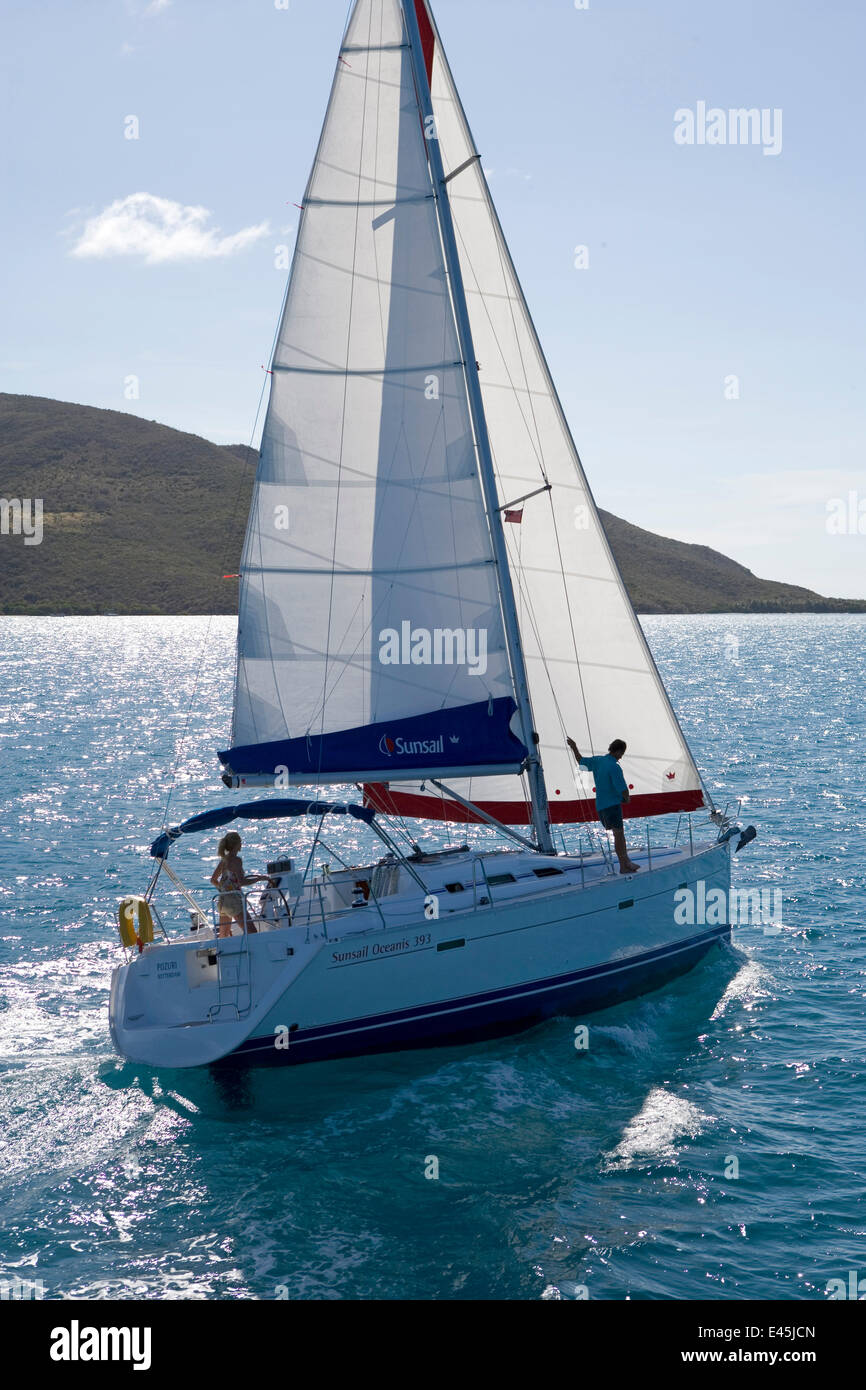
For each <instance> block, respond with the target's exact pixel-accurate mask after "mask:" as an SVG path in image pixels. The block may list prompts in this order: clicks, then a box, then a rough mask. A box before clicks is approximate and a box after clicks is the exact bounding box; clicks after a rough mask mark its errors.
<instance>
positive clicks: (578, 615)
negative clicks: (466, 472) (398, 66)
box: [372, 0, 703, 822]
mask: <svg viewBox="0 0 866 1390" xmlns="http://www.w3.org/2000/svg"><path fill="white" fill-rule="evenodd" d="M416 9H417V12H418V16H419V22H420V23H421V25H422V37H423V38H424V48H425V56H426V58H427V68H428V74H429V75H430V78H431V89H432V96H433V109H434V111H435V113H436V121H437V128H438V135H439V139H440V142H441V150H442V156H443V162H444V165H445V171H446V175H449V176H451V175H453V177H449V182H448V196H449V198H450V203H451V209H452V215H453V219H454V224H455V230H456V235H457V241H458V251H459V257H460V265H461V269H462V274H463V280H464V284H465V289H466V295H467V300H468V305H469V314H470V320H471V326H472V333H473V338H474V345H475V354H476V357H477V359H478V361H479V363H480V365H481V374H480V380H481V386H482V394H483V399H484V408H485V415H486V420H487V427H488V431H489V435H490V442H491V448H492V453H493V459H494V464H495V468H496V474H497V486H498V489H499V497H500V501H501V503H502V504H503V506H504V505H505V504H507V503H509V502H511V501H513V500H516V499H519V498H522V497H525V496H526V494H528V493H532V492H534V491H536V490H537V489H539V488H543V487H545V486H546V485H548V484H549V487H550V490H549V491H543V492H541V493H540V494H539V495H538V496H535V497H533V498H531V499H530V500H528V501H527V502H526V503H525V505H524V506H523V508H522V522H521V524H519V525H517V524H511V523H506V525H505V532H506V536H507V540H508V548H509V558H510V563H511V570H512V576H513V581H514V587H515V591H516V596H517V602H518V608H519V621H520V632H521V641H522V647H523V652H524V656H525V660H526V665H527V672H528V677H529V686H530V695H531V700H532V706H533V714H534V720H535V728H536V729H537V731H538V733H539V735H540V749H541V757H542V762H543V764H544V769H545V780H546V784H547V789H548V796H549V800H550V810H551V817H552V819H553V820H555V821H560V822H565V821H576V820H580V819H586V818H589V817H590V816H591V815H592V814H593V809H592V807H593V798H592V792H593V783H592V777H591V775H590V774H589V773H587V772H585V771H582V770H579V769H578V768H577V767H576V765H575V762H574V759H573V758H572V755H571V753H570V752H569V750H568V748H567V745H566V736H567V735H571V736H572V737H573V738H574V739H575V740H576V742H577V744H578V746H579V748H580V750H581V752H582V753H587V754H598V753H602V752H606V751H607V747H608V744H609V743H610V742H611V741H612V740H613V739H614V738H623V739H625V740H626V742H627V743H628V752H627V754H626V758H625V760H624V762H623V769H624V771H625V773H626V775H627V780H628V782H629V785H630V786H631V787H632V789H633V790H632V797H633V798H634V800H633V807H632V809H633V811H634V813H635V814H661V813H663V812H666V811H669V810H679V809H695V808H697V807H698V806H700V805H702V804H703V796H702V791H701V781H700V776H699V774H698V771H697V768H696V766H695V763H694V760H693V758H692V755H691V753H690V751H689V748H688V746H687V744H686V741H685V738H684V736H683V734H682V731H681V729H680V727H679V724H678V722H677V719H676V716H675V714H674V712H673V709H672V707H671V704H670V701H669V699H668V696H667V693H666V691H665V688H664V685H663V684H662V681H661V679H660V677H659V674H658V672H657V670H656V667H655V664H654V662H653V659H652V656H651V654H650V652H649V648H648V646H647V643H646V640H645V638H644V635H643V632H642V630H641V627H640V624H639V622H638V620H637V618H636V616H635V613H634V610H633V608H632V605H631V601H630V599H629V597H628V594H627V592H626V590H625V587H624V584H623V581H622V578H621V576H620V574H619V572H618V569H617V566H616V564H615V561H614V559H613V557H612V554H611V551H610V547H609V545H608V543H607V540H606V537H605V534H604V531H603V528H602V525H601V522H600V520H599V516H598V512H597V510H596V507H595V504H594V502H593V499H592V496H591V493H590V490H589V486H588V484H587V481H586V477H585V475H584V472H583V468H582V466H581V463H580V459H579V457H578V455H577V451H576V449H575V446H574V443H573V440H572V437H571V434H570V431H569V428H568V425H567V422H566V420H565V417H564V415H563V412H562V409H561V407H560V404H559V400H558V397H557V394H556V390H555V387H554V385H553V382H552V380H551V377H550V373H549V370H548V367H547V364H546V362H545V358H544V355H543V352H542V350H541V347H540V344H539V342H538V339H537V336H536V333H535V330H534V327H533V324H532V321H531V318H530V315H529V311H528V309H527V306H526V303H525V300H524V297H523V293H522V291H521V288H520V284H519V281H518V279H517V275H516V272H515V270H514V267H513V264H512V261H511V258H510V255H509V252H508V248H507V246H506V243H505V239H504V237H503V235H502V231H501V228H500V225H499V221H498V218H497V215H496V212H495V209H494V206H493V202H492V199H491V197H490V192H489V189H488V185H487V180H486V178H485V175H484V171H483V169H482V166H481V162H480V160H479V158H478V155H477V151H476V149H475V145H474V143H473V140H472V136H471V133H470V131H469V127H468V124H467V122H466V119H465V116H464V113H463V109H462V106H461V103H460V100H459V97H458V94H457V91H456V88H455V86H454V82H453V78H452V76H451V72H450V69H449V66H448V63H447V60H446V57H445V54H444V51H443V48H442V44H441V42H440V40H439V36H438V33H437V32H436V30H435V27H434V26H433V23H432V20H431V17H430V15H429V9H428V7H427V6H426V4H425V3H424V0H418V3H417V6H416ZM457 171H460V172H457ZM518 510H520V509H519V508H518ZM452 785H453V786H454V789H455V790H456V791H458V792H459V793H460V794H461V795H463V796H464V797H467V798H468V799H470V800H472V801H474V802H476V803H478V804H479V805H482V806H484V807H486V808H487V809H488V810H489V811H491V812H492V813H493V814H494V815H496V816H497V817H498V818H499V819H500V820H504V821H511V822H517V821H522V822H526V821H528V819H529V817H528V812H527V805H526V801H527V793H526V788H525V786H524V785H523V784H522V783H521V781H520V780H519V779H517V778H514V777H507V778H501V777H497V778H487V777H482V778H479V779H473V780H471V781H469V780H461V781H460V782H454V783H453V784H452ZM376 796H377V794H376V793H375V792H374V793H373V795H372V799H373V801H374V802H375V801H376ZM379 804H382V805H389V806H391V807H392V808H393V809H394V810H399V811H401V812H403V813H404V814H416V815H426V816H441V817H445V818H448V819H458V820H459V819H462V818H463V815H462V813H461V811H460V808H459V807H458V806H456V805H455V803H453V802H449V801H447V799H445V798H443V797H442V796H441V795H440V794H439V793H438V792H437V791H435V789H433V788H429V787H428V788H427V789H426V790H425V791H423V792H422V790H421V788H420V787H416V786H412V787H406V788H404V789H403V790H402V791H401V793H398V794H397V795H396V796H395V797H394V798H390V799H388V800H383V799H382V797H381V794H379Z"/></svg>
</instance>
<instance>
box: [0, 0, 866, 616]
mask: <svg viewBox="0 0 866 1390" xmlns="http://www.w3.org/2000/svg"><path fill="white" fill-rule="evenodd" d="M434 11H435V14H436V18H437V22H438V25H439V29H440V32H441V35H442V39H443V42H444V45H445V48H446V50H447V52H448V56H449V60H450V63H451V66H452V69H453V71H454V75H455V78H456V81H457V84H458V87H459V89H460V91H461V95H462V98H463V102H464V106H465V107H466V110H467V114H468V116H469V120H470V122H471V124H472V127H473V132H474V135H475V139H476V144H477V145H478V148H479V150H480V151H481V153H482V157H483V161H484V166H485V168H486V169H487V170H488V175H489V180H490V186H491V190H492V193H493V196H494V199H495V201H496V204H497V207H498V209H499V213H500V217H501V220H502V223H503V226H504V230H505V234H506V236H507V238H508V241H509V244H510V247H511V251H512V255H513V257H514V260H515V263H516V265H517V269H518V272H519V274H520V276H521V280H522V282H523V287H524V290H525V292H526V296H527V299H528V302H529V306H530V309H531V311H532V314H533V317H534V319H535V323H536V327H537V328H538V330H539V334H540V337H541V340H542V343H543V346H544V348H545V352H546V354H547V357H548V360H549V362H550V365H551V369H552V371H553V375H554V378H555V380H556V382H557V385H558V387H559V390H560V394H561V396H562V400H563V405H564V407H565V410H566V414H567V415H568V418H569V421H570V424H571V428H572V432H573V434H574V437H575V440H576V443H577V446H578V449H579V451H580V454H581V457H582V460H583V463H584V466H585V468H586V471H587V474H588V476H589V480H590V484H591V486H592V487H593V490H594V493H595V496H596V500H597V501H598V503H599V505H600V506H602V507H606V508H608V509H609V510H611V511H613V512H615V513H617V514H618V515H620V516H622V517H625V518H626V519H627V520H629V521H631V522H634V523H635V524H637V525H639V526H643V527H645V528H647V529H648V530H651V531H657V532H660V533H662V534H664V535H668V536H674V537H677V538H679V539H681V540H687V541H695V542H699V543H701V544H705V545H710V546H713V547H714V548H715V549H718V550H721V551H723V552H724V553H726V554H728V555H730V556H732V557H733V558H734V559H736V560H738V561H740V562H741V563H742V564H745V565H747V566H748V567H749V568H750V569H752V570H753V571H754V572H755V573H756V574H758V575H760V576H761V577H763V578H768V579H778V580H785V581H787V582H791V583H797V584H803V585H806V586H807V587H809V588H814V589H817V590H819V591H820V592H822V593H825V594H830V595H836V596H841V597H866V448H864V446H866V418H864V415H866V412H864V391H863V385H864V379H866V370H864V356H866V354H864V279H866V273H864V258H866V244H864V203H866V194H864V180H863V168H864V153H863V132H864V130H866V109H864V108H866V86H864V83H863V80H862V61H863V54H864V52H866V5H863V4H862V3H860V0H857V2H856V3H855V2H854V0H850V3H844V2H843V0H824V3H822V4H820V5H819V4H814V3H806V0H760V3H755V0H724V3H721V0H700V2H699V3H696V0H657V3H651V2H650V0H642V3H632V4H626V3H621V0H579V3H578V4H575V3H574V0H532V2H531V3H530V2H529V0H522V3H517V0H434ZM347 13H348V9H347V4H346V3H345V0H276V2H275V0H75V2H74V3H69V0H42V3H40V4H39V5H34V4H33V3H32V0H2V6H0V31H2V32H0V180H2V190H3V203H2V206H3V216H2V219H0V251H2V255H0V277H2V280H0V288H2V301H0V302H2V315H0V390H3V391H11V392H21V393H26V394H30V395H40V396H50V397H55V398H57V399H60V400H67V401H75V402H80V403H83V404H88V405H95V406H102V407H106V408H110V409H115V410H126V411H129V412H131V413H134V414H137V415H141V416H143V417H145V418H147V419H155V420H159V421H161V422H163V423H165V424H169V425H172V426H175V427H176V428H178V429H183V430H189V431H191V432H193V433H196V434H201V435H203V436H205V437H206V438H208V439H213V440H215V441H216V442H218V443H239V442H243V443H249V442H251V440H253V439H254V438H255V430H256V423H255V422H256V416H257V410H258V406H259V399H260V395H261V392H262V387H263V385H264V384H265V382H266V378H265V376H264V373H263V365H266V364H267V361H268V357H269V353H270V349H271V343H272V341H273V336H274V331H275V328H276V324H277V318H278V315H279V311H280V305H281V301H282V296H283V292H284V288H285V280H286V269H285V262H286V256H287V254H288V253H290V251H291V248H292V246H293V244H294V233H295V229H296V226H297V217H298V215H299V214H298V210H297V207H296V206H295V204H296V203H299V202H300V201H301V199H302V197H303V192H304V188H305V185H306V181H307V176H308V173H309V168H310V164H311V162H312V158H313V154H314V151H315V146H316V142H317V139H318V133H319V129H320V127H321V122H322V119H323V116H324V111H325V106H326V102H327V98H328V93H329V89H330V83H331V78H332V74H333V69H334V64H335V62H336V56H337V52H338V49H339V44H340V39H341V36H342V32H343V27H344V24H345V21H346V17H347ZM701 104H703V106H702V105H701ZM739 108H748V109H752V108H754V109H756V110H758V111H759V112H761V113H766V115H765V116H764V117H763V120H764V122H765V124H764V126H763V129H762V130H761V131H759V132H757V135H758V141H757V143H745V142H743V141H742V140H738V139H736V138H734V139H731V138H730V136H731V135H732V134H733V136H734V137H736V136H737V134H738V132H737V128H736V125H735V123H733V122H732V121H731V120H730V118H729V117H728V113H729V112H730V111H731V110H734V109H739ZM702 111H703V112H705V113H706V114H705V115H703V116H702ZM714 113H719V114H714ZM701 137H703V139H702V138H701ZM579 248H585V249H584V250H580V249H579ZM256 442H257V439H256ZM0 483H2V480H0ZM0 491H2V486H0Z"/></svg>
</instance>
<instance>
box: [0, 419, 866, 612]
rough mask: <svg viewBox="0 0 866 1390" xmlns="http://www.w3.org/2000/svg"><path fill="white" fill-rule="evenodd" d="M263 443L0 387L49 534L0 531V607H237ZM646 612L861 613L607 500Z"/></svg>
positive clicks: (12, 465) (607, 520)
mask: <svg viewBox="0 0 866 1390" xmlns="http://www.w3.org/2000/svg"><path fill="white" fill-rule="evenodd" d="M255 457H256V456H255V452H254V451H253V450H251V449H249V448H248V447H247V446H245V445H237V446H231V447H226V446H218V445H216V444H211V443H209V442H208V441H207V440H205V439H200V438H199V437H198V436H197V435H194V434H183V433H181V432H180V431H179V430H174V429H170V428H169V427H168V426H167V425H159V424H157V423H156V422H155V421H150V420H142V419H141V418H140V417H138V416H136V415H127V414H124V413H123V412H121V411H116V410H97V409H95V408H94V407H91V406H81V405H72V404H68V403H66V402H64V401H54V400H47V399H44V398H42V397H39V396H14V395H6V394H2V393H0V496H2V497H5V498H13V497H19V498H26V497H29V498H36V497H41V498H42V499H43V506H44V538H43V541H42V544H41V545H38V546H36V545H34V546H26V545H25V544H24V542H23V539H22V538H21V537H20V536H8V535H7V536H0V557H2V564H0V613H57V614H64V613H67V614H69V613H211V612H220V613H231V612H234V611H235V609H236V597H237V585H236V584H235V583H234V582H233V581H232V580H225V579H223V578H222V576H223V575H224V574H226V573H232V572H235V571H236V570H237V567H238V563H239V558H240V550H241V544H242V540H243V532H244V527H245V525H246V518H247V511H248V508H249V500H250V492H251V488H252V483H253V477H254V473H255ZM602 518H603V521H604V525H605V528H606V529H607V533H608V535H609V537H610V542H611V545H612V547H613V550H614V553H615V555H616V556H617V559H618V561H619V564H620V566H621V568H622V571H623V575H624V577H625V580H626V583H627V585H628V587H629V591H630V593H631V596H632V599H633V601H634V604H635V607H636V608H637V609H638V611H639V612H643V613H711V612H736V611H739V612H753V613H761V612H780V613H781V612H785V613H787V612H812V613H827V612H864V611H866V601H864V602H854V601H849V600H843V599H826V598H822V597H821V596H820V595H819V594H814V593H812V592H811V591H809V590H808V589H800V588H795V587H793V586H791V585H786V584H776V583H773V582H771V581H769V580H763V579H756V578H755V576H754V575H753V574H752V573H751V572H750V571H749V570H747V569H745V568H744V567H743V566H742V565H738V564H736V563H735V562H734V561H733V560H729V559H727V558H726V556H724V555H720V554H718V553H717V552H716V551H714V550H710V549H708V548H707V547H706V546H696V545H687V544H685V543H683V542H681V541H674V540H667V539H665V538H664V537H662V536H657V535H654V534H653V533H652V532H650V531H644V530H641V529H640V528H639V527H637V526H633V525H631V524H630V523H629V522H627V521H622V520H620V519H619V518H618V517H615V516H612V515H611V514H610V513H608V512H603V513H602Z"/></svg>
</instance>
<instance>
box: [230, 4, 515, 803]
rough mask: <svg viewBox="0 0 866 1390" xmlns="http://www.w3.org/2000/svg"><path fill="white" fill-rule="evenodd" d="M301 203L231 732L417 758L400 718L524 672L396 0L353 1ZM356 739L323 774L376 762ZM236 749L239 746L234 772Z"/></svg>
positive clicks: (245, 571) (511, 758)
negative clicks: (509, 626) (505, 605)
mask: <svg viewBox="0 0 866 1390" xmlns="http://www.w3.org/2000/svg"><path fill="white" fill-rule="evenodd" d="M303 206H304V211H303V214H302V218H301V224H300V231H299V235H298V241H297V247H296V251H295V257H294V262H293V267H292V273H291V278H290V284H289V290H288V294H287V298H286V304H285V310H284V314H283V320H282V324H281V327H280V332H279V337H278V343H277V347H276V351H275V355H274V359H273V363H272V367H273V379H272V386H271V396H270V404H269V409H268V414H267V419H266V424H265V429H264V434H263V440H262V448H261V458H260V463H259V468H258V474H257V479H256V485H255V494H254V499H253V504H252V509H251V514H250V520H249V525H248V530H247V538H246V544H245V548H244V554H243V560H242V577H241V597H240V615H239V631H238V672H237V685H236V696H235V710H234V722H233V744H234V745H242V746H245V747H246V749H247V750H248V749H249V746H251V745H255V746H261V745H267V748H266V750H265V752H263V755H262V759H261V761H262V766H261V768H256V767H255V762H256V759H255V756H254V755H253V754H248V755H247V756H246V761H245V766H244V770H245V771H250V770H251V769H252V770H256V771H259V772H268V771H270V770H271V768H270V766H269V765H268V762H267V759H268V757H269V756H270V754H271V752H272V751H273V745H276V744H278V743H280V741H285V740H298V739H304V740H307V741H308V742H309V741H310V740H311V739H313V738H320V737H327V736H332V735H339V734H340V733H342V732H344V731H347V730H355V731H358V730H362V729H365V728H370V727H378V728H379V729H380V732H382V749H383V750H384V751H383V756H384V757H385V758H386V761H387V762H388V765H389V768H393V771H392V773H391V775H393V776H394V777H400V776H401V775H403V774H402V769H401V767H399V766H397V763H398V757H397V756H395V755H394V749H392V748H391V744H392V743H394V742H395V741H396V740H397V739H398V735H399V733H400V727H399V725H400V721H406V720H412V719H418V718H420V717H421V716H426V715H427V714H428V713H430V712H434V711H454V710H459V709H461V708H464V707H470V706H471V707H479V706H480V704H481V702H483V708H484V710H485V711H486V710H488V709H489V711H490V712H491V713H492V711H493V709H494V702H495V701H499V702H500V706H501V709H500V710H499V712H500V714H501V716H502V717H503V718H505V721H506V725H507V720H508V719H510V717H511V713H512V697H513V687H512V682H511V677H510V671H509V663H508V658H507V652H506V644H505V638H504V633H503V625H502V618H501V613H500V607H499V598H498V592H499V591H498V581H497V571H496V566H495V563H494V557H493V550H492V546H491V540H490V533H489V526H488V522H487V517H486V512H485V509H484V503H483V498H482V492H481V487H480V483H479V479H478V468H477V460H476V456H475V445H474V439H473V434H472V429H471V423H470V415H469V410H468V406H467V395H466V384H465V379H464V374H463V367H462V364H461V362H460V361H459V357H460V353H459V348H458V340H457V333H456V329H455V324H454V315H453V310H452V305H451V300H450V295H449V291H448V285H447V279H446V274H445V266H444V260H443V252H442V245H441V241H440V234H439V226H438V220H437V214H436V206H435V199H434V196H433V187H432V183H431V177H430V172H429V168H428V163H427V157H426V150H425V139H424V131H423V127H422V124H421V120H420V115H419V106H418V101H417V95H416V90H415V83H414V78H413V71H412V61H411V53H410V50H409V47H408V43H407V38H406V33H405V28H404V23H403V14H402V9H401V6H400V4H399V3H398V0H358V3H357V4H356V6H355V9H354V11H353V14H352V18H351V20H350V23H349V27H348V29H347V32H346V36H345V39H344V43H343V47H342V51H341V55H340V60H339V62H338V66H337V72H336V75H335V79H334V85H333V90H332V94H331V99H330V104H329V107H328V112H327V116H326V119H325V124H324V129H323V131H322V136H321V140H320V144H319V149H318V153H317V156H316V160H315V164H314V167H313V171H312V174H311V176H310V181H309V185H308V188H307V192H306V196H305V198H304V205H303ZM497 708H498V709H499V706H497ZM506 716H507V717H506ZM389 721H390V722H389ZM422 723H423V721H422ZM392 724H393V728H392V727H391V725H392ZM437 727H439V726H437ZM454 727H455V728H456V727H457V726H456V725H455V726H454ZM441 729H442V732H441V738H444V739H445V745H446V746H445V747H444V748H441V747H437V749H436V750H434V749H432V748H431V756H430V759H429V762H428V763H424V762H423V760H422V761H421V762H420V763H419V764H418V766H419V767H420V769H421V770H422V771H431V772H432V771H439V772H441V771H443V770H446V769H449V768H451V766H452V764H453V763H454V756H452V757H449V756H447V755H448V753H449V748H448V746H447V745H448V744H450V745H451V751H452V753H453V750H454V749H457V746H458V743H459V742H460V741H461V740H462V742H463V745H464V746H463V747H462V748H460V750H459V753H460V755H461V756H460V758H459V760H458V761H459V765H460V766H462V767H465V768H466V769H467V770H468V769H469V767H470V766H471V760H470V759H469V758H468V757H467V756H462V755H463V754H464V751H465V746H466V743H467V740H468V738H469V736H470V734H471V736H472V737H473V739H475V738H476V735H477V731H476V730H469V729H467V730H466V731H465V732H464V733H462V734H460V736H459V738H458V736H457V734H455V733H454V732H452V729H451V725H448V726H447V729H446V726H445V725H442V726H441ZM421 732H422V733H423V732H424V729H423V728H422V729H421ZM392 735H393V737H392ZM509 740H510V744H511V745H513V747H514V748H518V747H519V748H521V749H522V745H518V743H517V740H515V739H512V738H511V736H510V735H509ZM417 741H419V742H421V743H423V742H425V740H424V739H423V738H422V739H420V740H417ZM426 741H427V742H429V743H430V744H431V745H432V744H434V743H435V744H437V745H438V744H439V743H440V735H438V734H437V733H436V729H435V728H434V730H433V736H431V737H430V738H429V739H427V740H426ZM500 742H501V740H500ZM356 744H357V745H358V746H354V745H353V746H347V747H346V748H345V750H344V751H345V757H344V758H343V761H342V763H341V762H338V763H335V762H334V759H333V758H331V759H330V761H328V762H327V763H326V764H321V765H320V770H322V772H323V776H322V780H332V781H333V780H341V779H342V777H343V776H345V777H352V776H355V777H361V776H366V775H368V772H369V771H371V770H372V771H375V770H376V769H377V767H378V763H376V762H370V761H368V760H367V752H366V751H365V749H364V748H362V747H361V746H360V743H359V742H358V741H357V740H356ZM236 751H237V750H236V749H235V750H233V751H232V752H231V753H230V754H228V755H221V756H223V758H224V761H225V762H226V764H227V766H228V767H229V768H230V769H234V770H235V771H237V770H238V766H239V759H238V758H237V757H236V756H235V754H236ZM455 756H456V755H455ZM521 760H522V753H521V756H516V755H515V754H513V753H511V752H509V755H508V756H493V755H492V754H490V755H488V754H486V753H482V754H480V755H479V757H478V759H477V761H478V763H479V765H480V766H483V767H488V766H490V767H492V766H494V765H497V766H498V765H501V766H503V767H505V766H507V765H510V764H515V765H516V766H518V767H519V765H520V762H521ZM313 761H315V759H313ZM416 761H417V760H416ZM343 764H345V765H343ZM325 772H327V773H329V774H330V776H329V777H326V776H325V775H324V773H325ZM337 774H339V777H338V775H337ZM307 780H309V779H307Z"/></svg>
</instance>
